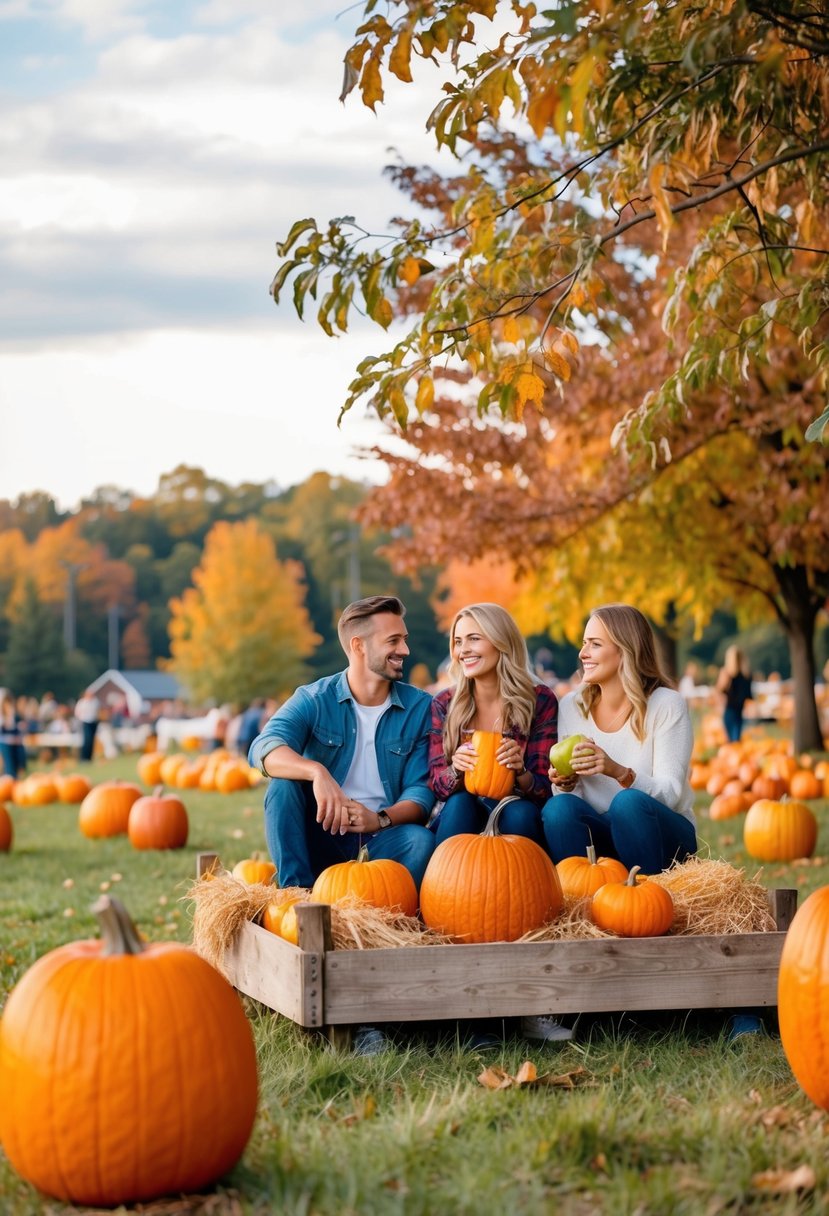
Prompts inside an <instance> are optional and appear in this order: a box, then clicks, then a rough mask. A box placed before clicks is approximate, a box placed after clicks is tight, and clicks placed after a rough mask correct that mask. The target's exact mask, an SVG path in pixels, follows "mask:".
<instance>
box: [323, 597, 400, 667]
mask: <svg viewBox="0 0 829 1216" xmlns="http://www.w3.org/2000/svg"><path fill="white" fill-rule="evenodd" d="M381 612H391V613H393V615H394V616H405V615H406V608H405V605H404V604H403V601H402V600H399V599H398V598H397V596H396V595H369V596H367V597H366V598H365V599H364V600H355V601H354V603H353V604H349V605H348V607H347V608H344V609H343V611H342V615H341V616H340V619H339V621H338V622H337V634H338V635H339V639H340V645H341V646H342V648H343V650H344V651H345V653H346V654H348V644H349V642H350V641H351V639H352V638H353V637H354V635H355V634H357V633H359V632H360V631H361V629H362V628H363V622H364V621H368V620H370V618H371V617H373V616H378V615H379V614H380V613H381Z"/></svg>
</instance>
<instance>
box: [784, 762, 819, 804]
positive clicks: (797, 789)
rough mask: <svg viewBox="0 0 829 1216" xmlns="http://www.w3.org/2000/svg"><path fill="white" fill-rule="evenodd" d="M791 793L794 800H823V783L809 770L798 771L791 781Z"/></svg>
mask: <svg viewBox="0 0 829 1216" xmlns="http://www.w3.org/2000/svg"><path fill="white" fill-rule="evenodd" d="M789 793H790V794H791V796H792V798H798V799H803V798H822V797H823V782H822V781H821V780H820V779H819V778H818V777H817V776H816V775H815V773H814V772H813V771H812V770H811V769H809V768H802V769H798V771H797V772H796V773H793V774H792V777H791V780H790V781H789Z"/></svg>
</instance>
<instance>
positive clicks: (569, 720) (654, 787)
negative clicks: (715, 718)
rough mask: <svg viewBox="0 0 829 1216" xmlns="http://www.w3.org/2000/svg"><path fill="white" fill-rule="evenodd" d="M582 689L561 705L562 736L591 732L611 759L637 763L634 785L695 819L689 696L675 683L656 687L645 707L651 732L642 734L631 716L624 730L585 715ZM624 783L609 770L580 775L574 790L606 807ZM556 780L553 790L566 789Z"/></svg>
mask: <svg viewBox="0 0 829 1216" xmlns="http://www.w3.org/2000/svg"><path fill="white" fill-rule="evenodd" d="M578 696H579V692H578V690H577V691H576V692H570V693H568V694H567V696H566V697H564V698H563V699H562V701H561V703H560V705H559V709H558V737H559V739H566V738H567V736H568V735H586V736H587V737H588V739H593V740H594V741H595V742H596V743H597V744H598V745H599V747H600V748H602V750H603V751H605V752H607V754H608V756H610V758H611V760H615V761H616V763H617V764H622V765H624V766H625V767H626V768H632V769H633V771H634V772H635V773H636V780H635V781H634V782H633V789H636V790H642V792H643V793H645V794H650V796H651V798H656V799H657V801H658V802H661V803H663V804H664V805H665V806H667V807H670V808H671V810H673V811H676V812H677V813H678V814H680V815H684V817H685V818H686V819H690V821H691V823H695V822H696V820H695V817H694V809H693V807H694V792H693V790H692V789H691V786H690V784H689V782H688V772H689V769H690V765H691V750H692V748H693V746H694V731H693V727H692V726H691V717H690V714H689V713H688V706H687V705H686V703H685V699H684V697H682V696H680V694H679V693H678V692H674V690H673V689H672V688H656V689H654V691H653V692H652V693H651V695H650V697H649V698H648V708H647V710H646V712H645V738H644V739H641V740H640V739H637V738H636V735H634V733H633V730H632V729H631V725H630V719H628V721H627V722H625V723H624V725H623V726H621V727H620V728H619V729H618V730H614V731H603V730H599V728H598V726H597V725H596V723H595V722H594V721H593V719H592V718H585V716H584V714H583V713H582V710H581V708H580V707H579V705H578V702H577V698H578ZM620 789H621V786H620V785H619V782H618V781H615V780H614V779H613V778H612V777H606V776H605V775H604V774H603V773H600V774H598V775H597V776H593V777H580V778H579V780H578V782H577V783H576V787H575V789H574V790H573V793H574V794H578V796H579V797H580V798H584V800H585V802H589V803H590V805H591V806H592V807H593V809H594V810H596V811H606V810H607V808H608V807H609V806H610V803H611V801H612V799H613V798H614V796H615V795H616V794H618V793H619V790H620ZM562 792H563V791H561V790H557V789H556V787H555V786H553V793H554V794H557V793H562Z"/></svg>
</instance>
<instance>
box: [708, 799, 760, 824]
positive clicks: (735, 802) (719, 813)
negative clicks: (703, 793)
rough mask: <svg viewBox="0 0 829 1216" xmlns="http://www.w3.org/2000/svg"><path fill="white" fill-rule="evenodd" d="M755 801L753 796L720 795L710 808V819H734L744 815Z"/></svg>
mask: <svg viewBox="0 0 829 1216" xmlns="http://www.w3.org/2000/svg"><path fill="white" fill-rule="evenodd" d="M753 801H754V795H753V794H748V795H746V794H726V793H722V794H719V795H718V796H717V797H716V798H714V799H713V801H712V803H711V805H710V806H709V808H708V818H709V819H733V818H734V816H735V815H742V813H743V811H747V810H748V808H749V805H750V804H751V803H752V802H753Z"/></svg>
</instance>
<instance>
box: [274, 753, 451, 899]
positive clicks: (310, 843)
mask: <svg viewBox="0 0 829 1216" xmlns="http://www.w3.org/2000/svg"><path fill="white" fill-rule="evenodd" d="M316 815H317V804H316V802H315V801H314V791H313V787H312V785H311V783H310V781H289V780H287V779H284V778H281V777H273V778H272V779H271V781H270V784H269V785H268V789H267V792H266V794H265V839H266V840H267V842H268V851H269V852H270V855H271V858H272V860H273V863H274V865H275V866H276V875H277V882H278V883H279V885H280V887H312V886H313V885H314V880H315V879H316V878H317V877H318V876H319V875H320V874H321V873H322V871H323V870H325V869H326V868H327V867H328V866H333V865H336V864H337V862H340V861H354V859H355V858H356V856H357V854H358V853H359V851H360V845H362V844H365V845H366V846H367V848H368V853H369V857H370V858H371V859H372V860H376V859H377V858H378V857H385V858H391V860H392V861H399V862H400V863H401V864H402V865H404V866H405V867H406V869H407V870H408V871H409V873H410V874H411V876H412V878H413V879H414V882H415V886H416V887H417V889H418V891H419V890H420V884H421V882H422V880H423V874H424V871H425V870H426V866H427V864H428V862H429V858H430V857H431V856H432V853H433V852H434V850H435V838H434V835H433V834H432V833H431V832H430V831H429V829H428V828H425V827H421V826H420V825H419V824H417V823H403V824H401V825H400V826H399V827H395V828H386V829H385V831H382V832H378V833H377V834H376V835H374V836H362V835H360V834H359V833H358V832H348V833H346V835H345V836H339V835H337V836H332V834H331V833H330V832H326V831H325V830H324V828H323V827H322V826H321V825H320V824H319V823H317V819H316Z"/></svg>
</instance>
